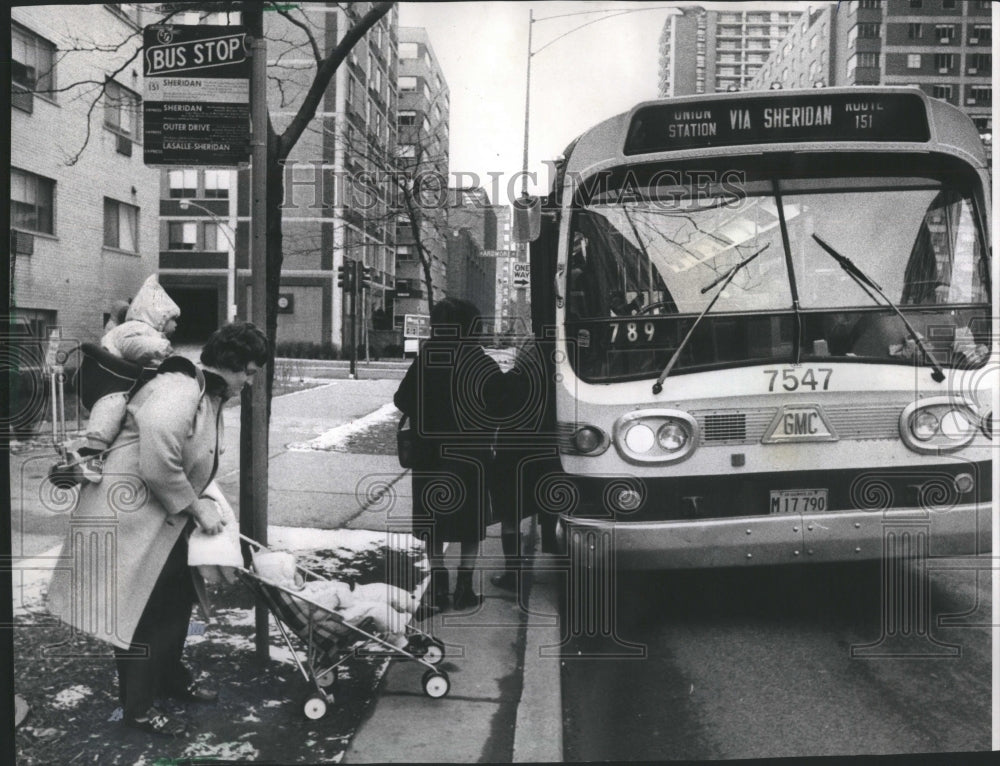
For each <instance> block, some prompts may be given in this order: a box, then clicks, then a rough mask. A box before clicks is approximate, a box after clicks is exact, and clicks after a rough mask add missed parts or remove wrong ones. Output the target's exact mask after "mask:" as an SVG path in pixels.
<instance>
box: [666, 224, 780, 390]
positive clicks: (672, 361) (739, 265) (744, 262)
mask: <svg viewBox="0 0 1000 766" xmlns="http://www.w3.org/2000/svg"><path fill="white" fill-rule="evenodd" d="M770 246H771V243H770V242H768V243H767V244H766V245H764V247H762V248H761V249H760V250H758V251H757V252H755V253H753V254H752V255H748V256H747V257H746V258H744V259H743V260H742V261H740V262H739V263H737V264H736V265H735V266H733V267H732V268H731V269H730V270H729V271H727V272H726V273H725V274H723V275H722V276H721V277H719V278H718V279H716V280H715V281H714V282H712V283H711V284H709V285H706V286H705V287H703V288H701V294H702V295H704V294H705V293H707V292H708V291H709V290H711V289H712V288H713V287H715V286H716V285H717V284H719V282H722V283H723V284H722V287H720V288H719V292H717V293H716V294H715V296H714V297H713V298H712V300H711V301H709V303H708V305H707V306H705V308H704V309H703V310H702V312H701V313H700V314H699V315H698V316H697V318H696V319H695V320H694V322H693V323H692V324H691V329H689V330H688V331H687V335H685V336H684V340H682V341H681V342H680V343H679V344H678V345H677V348H676V349H675V350H674V353H673V356H671V357H670V361H669V362H667V366H666V367H664V368H663V372H661V373H660V377H658V378H657V379H656V382H655V383H654V384H653V393H654V394H658V393H660V392H661V391H662V390H663V381H664V380H666V379H667V376H668V375H669V374H670V371H671V370H673V369H674V365H675V364H677V360H678V359H680V356H681V352H682V351H683V350H684V348H685V346H687V342H688V341H689V340H691V336H692V335H693V334H694V331H695V328H696V327H698V324H699V323H700V322H701V320H702V319H704V318H705V315H706V314H707V313H708V312H709V311H711V310H712V306H714V305H715V302H716V301H717V300H719V296H720V295H722V293H723V292H724V291H725V289H726V288H727V287H729V283H730V282H732V281H733V277H735V276H736V272H738V271H739V270H740V269H742V268H743V267H744V266H746V265H747V264H748V263H750V261H752V260H753V259H754V258H756V257H757V256H758V255H760V254H761V253H763V252H764V251H765V250H767V248H769V247H770Z"/></svg>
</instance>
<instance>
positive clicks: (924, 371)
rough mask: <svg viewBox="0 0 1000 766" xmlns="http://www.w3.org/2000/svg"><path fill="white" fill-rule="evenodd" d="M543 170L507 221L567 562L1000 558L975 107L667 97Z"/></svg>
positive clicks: (609, 123)
mask: <svg viewBox="0 0 1000 766" xmlns="http://www.w3.org/2000/svg"><path fill="white" fill-rule="evenodd" d="M553 166H554V167H555V168H556V169H557V172H556V173H555V180H554V182H553V184H552V188H551V193H550V194H549V195H548V196H547V197H544V198H542V199H541V200H537V199H536V200H532V199H530V198H527V197H525V198H524V200H522V201H521V202H522V204H521V205H520V206H515V207H516V211H515V219H516V229H518V230H521V231H524V232H528V231H530V232H531V233H530V234H523V235H522V239H524V240H531V243H530V262H531V270H532V273H531V280H532V285H531V287H532V297H531V300H532V311H533V320H534V328H535V333H536V336H539V337H541V336H544V337H545V338H548V339H549V341H550V343H549V345H548V346H546V348H547V349H548V351H547V352H546V353H545V354H544V356H545V359H546V360H548V361H547V362H546V364H548V365H549V370H548V372H549V373H550V374H549V377H548V379H549V380H550V381H551V383H550V385H549V387H548V389H547V392H546V393H547V396H548V397H549V398H550V400H551V406H552V409H553V411H554V414H555V423H554V428H555V435H556V436H557V439H558V443H559V463H560V465H561V471H562V476H561V477H560V479H559V480H558V481H561V482H562V483H563V485H562V491H561V492H555V491H552V487H549V488H548V489H545V488H539V489H538V490H537V491H538V493H539V494H540V495H546V494H548V495H551V496H552V497H556V498H558V502H556V503H555V505H558V506H559V507H558V508H556V509H555V510H557V511H558V530H557V531H558V539H559V540H560V541H561V543H562V546H563V548H564V550H566V551H568V553H569V554H570V557H571V559H572V560H573V561H577V562H592V561H593V560H595V557H596V559H601V557H602V556H613V557H614V561H615V565H616V566H618V567H619V568H622V567H624V568H638V569H653V568H655V569H675V568H710V567H739V566H746V565H780V564H794V563H800V562H845V561H864V560H875V559H880V558H882V557H884V556H886V555H889V556H894V555H895V554H897V553H898V554H902V553H904V552H905V550H911V549H913V548H914V546H918V547H922V548H923V550H924V553H925V555H929V556H968V555H974V554H979V553H984V552H988V551H989V550H990V529H991V526H990V512H991V449H990V445H991V442H992V438H993V435H992V417H993V413H992V396H993V393H992V391H993V384H992V381H991V375H992V374H993V372H994V368H993V367H992V366H991V365H990V363H989V359H990V355H991V353H992V343H993V340H992V334H991V316H992V313H991V308H992V304H991V297H992V285H991V270H990V249H989V247H990V237H989V234H990V231H991V229H990V215H991V210H990V196H989V175H988V162H987V158H986V155H985V152H984V147H983V144H982V141H981V139H980V136H979V134H978V132H977V131H976V129H975V127H974V125H973V123H972V121H971V120H970V119H969V118H968V117H967V116H965V115H964V114H962V112H961V111H959V110H958V109H956V108H955V107H953V106H950V105H949V104H947V103H945V102H943V101H939V100H935V99H931V98H928V96H927V95H926V94H924V93H923V92H922V91H920V90H918V89H915V88H909V87H895V88H894V87H881V88H859V87H852V88H826V89H813V90H808V91H780V90H779V91H767V92H746V93H725V94H717V95H704V96H693V97H683V98H674V99H663V100H657V101H649V102H644V103H640V104H638V105H637V106H635V107H634V108H633V109H631V111H629V112H627V113H624V114H620V115H618V116H616V117H613V118H611V119H608V120H606V121H604V122H602V123H600V124H598V125H596V126H594V127H592V128H591V129H589V130H588V131H586V132H585V133H583V134H582V135H581V136H579V138H577V139H576V140H575V141H574V142H573V143H572V144H571V145H570V146H569V147H568V148H567V150H566V152H565V154H564V155H563V157H561V158H560V159H559V161H558V162H557V163H553ZM893 530H895V532H893ZM887 541H888V542H887ZM904 549H905V550H904Z"/></svg>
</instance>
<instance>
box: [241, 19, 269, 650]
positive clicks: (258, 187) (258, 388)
mask: <svg viewBox="0 0 1000 766" xmlns="http://www.w3.org/2000/svg"><path fill="white" fill-rule="evenodd" d="M243 7H244V9H245V10H244V14H245V17H246V18H247V26H248V27H249V31H250V34H251V35H253V69H252V70H251V77H250V124H251V130H252V135H251V143H250V146H251V157H250V159H251V167H252V168H253V171H252V176H251V183H252V186H251V207H250V233H251V240H250V254H251V271H250V274H251V278H252V285H251V298H252V304H253V305H252V317H253V323H254V324H255V325H256V326H257V327H258V328H260V329H261V330H264V331H265V332H266V329H267V292H268V290H267V287H268V284H267V43H266V42H265V40H264V14H263V5H262V4H259V3H245V4H244V6H243ZM250 390H251V394H250V396H244V397H243V403H244V405H246V404H247V402H248V400H249V403H250V405H251V406H250V418H249V420H250V423H249V425H250V428H249V429H248V431H249V436H250V450H249V451H250V466H245V465H241V476H240V483H241V486H242V484H243V482H244V481H249V482H250V483H251V486H252V506H251V507H252V511H253V516H252V518H253V534H252V537H253V538H254V539H255V540H256V541H257V542H259V543H260V544H261V545H267V469H268V465H267V436H268V434H267V386H266V385H265V383H264V381H258V384H257V385H254V386H251V387H250ZM246 420H247V419H246V418H244V421H243V422H244V427H245V426H246ZM241 438H243V436H242V435H241ZM242 455H245V452H243V453H241V456H242ZM246 468H250V469H251V471H252V474H251V475H250V476H247V475H246V473H245V470H246ZM241 506H242V504H241ZM240 515H241V516H243V515H244V510H243V508H242V507H241V511H240ZM255 612H256V614H255V617H256V619H255V624H256V633H255V636H254V647H255V649H256V656H257V659H258V660H260V661H267V660H269V659H270V651H269V648H268V610H267V606H266V605H265V604H264V603H262V602H261V601H258V602H257V607H256V610H255Z"/></svg>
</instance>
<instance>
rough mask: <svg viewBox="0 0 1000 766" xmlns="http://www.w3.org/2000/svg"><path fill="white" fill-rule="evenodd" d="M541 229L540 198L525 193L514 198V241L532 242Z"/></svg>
mask: <svg viewBox="0 0 1000 766" xmlns="http://www.w3.org/2000/svg"><path fill="white" fill-rule="evenodd" d="M541 230H542V200H541V198H540V197H531V196H529V195H527V194H525V195H523V196H521V197H518V198H517V199H516V200H514V241H515V242H520V243H524V242H534V241H535V240H536V239H538V235H539V234H540V233H541Z"/></svg>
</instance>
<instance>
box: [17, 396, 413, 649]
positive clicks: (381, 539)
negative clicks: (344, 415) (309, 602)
mask: <svg viewBox="0 0 1000 766" xmlns="http://www.w3.org/2000/svg"><path fill="white" fill-rule="evenodd" d="M389 406H392V405H389ZM267 539H268V547H269V548H276V549H281V550H288V551H310V550H334V551H344V552H346V554H347V555H346V556H345V557H344V558H350V557H351V554H353V553H360V552H363V551H371V550H379V549H381V548H383V547H385V548H391V549H394V550H408V549H413V548H422V547H423V543H422V542H421V541H420V540H417V538H415V537H413V536H412V535H410V534H408V533H405V532H375V531H371V530H367V529H308V528H300V527H281V526H270V527H268V532H267ZM61 550H62V546H61V545H57V546H55V547H54V548H51V549H49V550H47V551H45V553H43V554H41V555H40V556H35V557H34V558H30V559H17V560H15V561H14V562H13V571H12V572H11V579H12V580H13V606H14V616H15V617H26V616H30V615H33V614H34V613H36V612H38V611H42V610H44V605H43V598H44V595H45V592H46V591H47V590H48V586H49V580H50V579H51V577H52V568H53V567H54V566H55V563H56V561H57V560H58V558H59V554H60V552H61ZM193 638H194V637H193Z"/></svg>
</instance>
